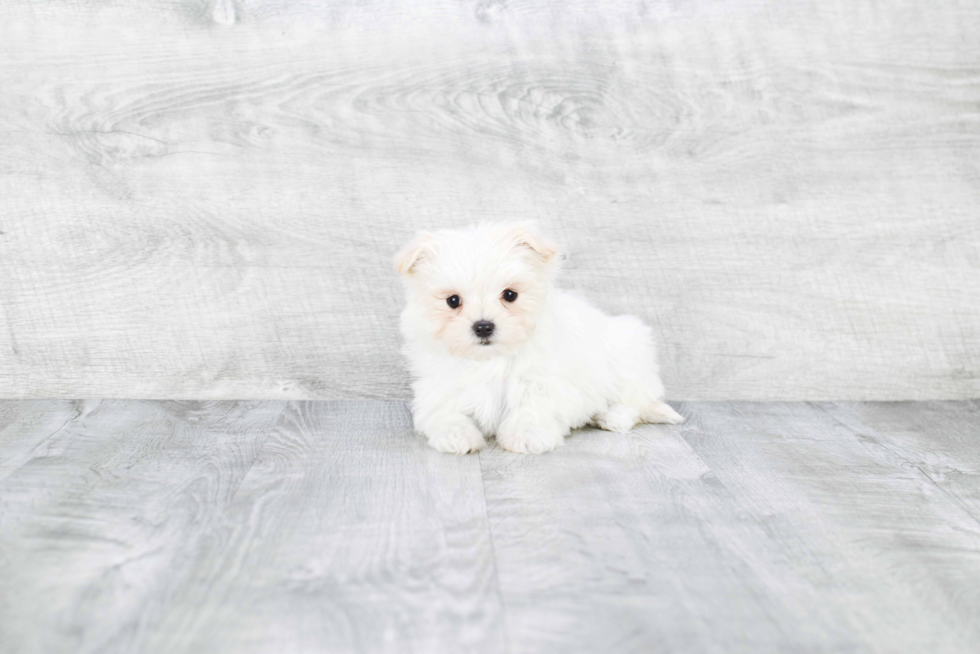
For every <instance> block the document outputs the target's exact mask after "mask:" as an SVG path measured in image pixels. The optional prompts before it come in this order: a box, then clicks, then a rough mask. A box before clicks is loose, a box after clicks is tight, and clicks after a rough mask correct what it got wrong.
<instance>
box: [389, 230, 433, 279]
mask: <svg viewBox="0 0 980 654" xmlns="http://www.w3.org/2000/svg"><path fill="white" fill-rule="evenodd" d="M433 240H435V237H434V236H432V234H430V233H429V232H419V233H418V234H417V235H416V236H415V238H413V239H412V240H411V241H409V242H408V243H406V244H405V247H403V248H402V249H401V250H399V251H398V254H396V255H395V258H394V259H393V260H392V261H393V263H394V264H395V270H396V271H397V272H398V274H399V275H410V274H411V273H412V269H413V268H414V267H415V265H416V264H417V263H418V262H419V261H421V260H422V259H423V258H424V257H425V255H426V253H428V252H429V246H431V245H432V241H433Z"/></svg>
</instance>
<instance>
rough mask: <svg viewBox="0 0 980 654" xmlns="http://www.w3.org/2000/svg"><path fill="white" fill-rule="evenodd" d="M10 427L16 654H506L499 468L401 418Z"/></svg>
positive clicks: (8, 512)
mask: <svg viewBox="0 0 980 654" xmlns="http://www.w3.org/2000/svg"><path fill="white" fill-rule="evenodd" d="M41 405H46V406H47V409H48V410H47V412H43V411H41V410H40V408H39V407H40V406H41ZM66 413H71V414H72V415H71V417H70V419H69V421H68V424H67V425H63V426H61V427H60V428H57V429H56V431H55V433H54V434H51V425H52V424H58V423H59V422H60V423H64V418H65V414H66ZM0 416H3V418H4V419H6V421H8V422H10V423H11V425H9V426H7V427H5V428H4V429H3V431H0V434H2V440H0V448H2V449H0V461H2V462H3V465H6V464H7V463H8V462H9V461H10V460H11V456H10V455H11V454H13V455H14V456H15V457H16V456H17V455H19V453H20V452H22V451H23V449H24V443H26V442H33V441H43V444H42V445H41V446H38V447H35V448H33V452H32V456H31V457H30V458H27V459H25V458H24V457H22V456H21V457H20V459H21V460H20V465H19V467H17V468H16V470H14V471H13V472H12V473H10V472H9V471H8V472H7V474H6V476H5V478H0V652H2V653H3V654H14V653H17V654H28V653H33V652H46V653H49V652H73V653H84V652H99V653H104V652H168V653H171V652H236V653H240V652H273V651H289V652H348V651H361V652H405V651H418V652H434V651H438V650H439V649H442V650H443V651H453V652H464V651H466V652H481V651H483V652H499V651H501V638H502V634H503V631H502V629H501V628H500V625H499V619H500V608H499V597H498V594H497V592H498V591H497V585H496V575H495V569H494V566H493V558H492V553H491V547H490V534H489V530H488V528H487V522H486V507H485V506H484V504H483V494H482V485H481V478H480V466H479V460H478V459H477V458H476V457H471V458H468V459H462V458H459V459H457V458H452V457H445V456H443V455H441V454H439V453H438V452H435V451H434V450H431V449H430V448H428V447H426V446H425V444H424V443H423V442H421V441H420V440H419V439H416V438H413V437H411V436H410V434H409V430H408V425H409V424H410V422H409V417H408V412H407V410H406V408H405V407H404V406H403V405H402V404H400V403H398V404H384V405H380V404H373V403H360V404H353V405H350V404H348V405H336V404H327V403H315V404H302V405H289V406H287V407H284V406H283V404H282V403H278V402H265V403H217V404H215V403H203V404H202V403H159V402H142V403H141V402H101V403H95V402H86V403H78V404H69V403H55V402H45V403H41V402H35V403H31V404H27V403H12V402H8V403H5V404H4V405H3V406H2V407H0ZM8 416H9V417H13V418H14V419H13V420H11V419H9V418H8ZM11 432H16V437H14V435H12V434H11ZM0 469H2V468H0Z"/></svg>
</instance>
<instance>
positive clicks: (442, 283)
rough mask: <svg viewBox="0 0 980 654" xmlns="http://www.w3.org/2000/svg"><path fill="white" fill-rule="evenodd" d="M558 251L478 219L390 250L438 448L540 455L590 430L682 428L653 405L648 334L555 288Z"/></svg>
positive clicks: (420, 400) (429, 432) (417, 414)
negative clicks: (479, 331) (454, 302)
mask: <svg viewBox="0 0 980 654" xmlns="http://www.w3.org/2000/svg"><path fill="white" fill-rule="evenodd" d="M556 254H557V251H556V248H555V246H553V245H552V244H550V243H549V242H548V241H547V240H546V239H545V238H544V237H542V236H541V235H539V234H538V233H536V232H535V231H534V230H533V229H532V228H531V227H529V226H527V225H522V224H516V225H501V224H483V225H480V226H478V227H473V228H470V229H468V230H450V231H442V232H437V233H434V234H429V233H422V234H419V235H418V236H417V237H416V238H415V239H414V240H413V241H412V242H410V243H409V244H408V245H406V246H405V247H404V248H403V249H402V251H401V252H399V253H398V255H396V257H395V268H396V269H397V271H398V272H399V273H400V274H401V275H402V278H403V279H404V281H405V286H406V289H407V295H408V303H407V306H406V307H405V310H404V311H403V312H402V315H401V330H402V335H403V336H404V338H405V349H404V351H405V354H406V356H407V359H408V362H409V367H410V370H411V373H412V376H413V378H414V382H413V384H412V389H413V391H414V394H415V400H414V402H413V404H412V415H413V418H414V421H415V428H416V429H417V430H418V431H419V432H421V433H422V434H424V435H425V436H426V438H428V441H429V444H430V445H431V446H432V447H434V448H435V449H437V450H439V451H441V452H453V453H456V454H465V453H467V452H474V451H476V450H479V449H480V448H481V447H483V446H484V444H485V437H486V436H492V435H496V438H497V442H498V443H499V444H500V445H501V447H503V448H505V449H508V450H511V451H513V452H526V453H539V452H548V451H550V450H552V449H554V448H555V447H556V446H558V445H561V444H562V442H563V441H564V438H565V436H566V435H567V434H568V433H569V431H570V430H571V429H574V428H576V427H581V426H583V425H585V424H589V423H592V424H595V425H597V426H599V427H601V428H602V429H606V430H609V431H616V432H624V433H625V432H628V431H630V430H631V429H632V428H633V426H634V425H635V424H637V423H638V422H661V423H674V424H676V423H680V422H683V420H684V419H683V418H682V417H681V416H680V415H678V414H677V413H676V412H675V411H674V410H673V409H671V408H670V407H669V406H667V405H666V404H665V403H664V402H663V401H662V398H663V393H664V387H663V384H662V383H661V381H660V375H659V372H658V367H657V357H656V350H655V348H654V344H653V339H652V335H651V332H650V328H649V327H647V326H646V325H645V324H643V323H642V322H641V321H640V320H639V319H638V318H635V317H633V316H618V317H615V318H614V317H610V316H607V315H605V314H604V313H602V312H601V311H599V309H597V308H596V307H594V306H593V305H592V304H590V303H589V302H588V301H587V300H585V299H583V298H581V297H579V296H577V295H575V294H573V293H569V292H565V291H561V290H559V289H557V288H556V287H555V286H554V277H555V273H556V272H557V268H558V265H557V264H558V261H557V256H556ZM507 289H510V290H512V291H514V292H516V293H517V299H516V300H515V301H513V302H507V301H506V300H504V299H503V297H504V296H503V293H504V291H506V290H507ZM453 295H455V296H458V298H459V299H460V306H459V307H457V308H455V309H454V308H452V307H451V306H450V305H449V304H448V303H447V299H448V298H450V297H451V296H453ZM481 320H485V321H490V322H493V323H494V326H495V327H494V331H493V335H492V336H491V338H490V339H489V342H485V341H486V340H487V339H483V341H484V342H481V339H480V338H479V337H478V336H477V335H476V333H475V332H474V331H473V324H474V323H476V322H478V321H481Z"/></svg>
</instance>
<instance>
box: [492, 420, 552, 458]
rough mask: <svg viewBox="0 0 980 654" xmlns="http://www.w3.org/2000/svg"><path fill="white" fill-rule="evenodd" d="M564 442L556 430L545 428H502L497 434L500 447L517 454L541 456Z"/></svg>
mask: <svg viewBox="0 0 980 654" xmlns="http://www.w3.org/2000/svg"><path fill="white" fill-rule="evenodd" d="M564 441H565V437H564V435H563V434H562V433H561V432H560V431H558V430H557V429H548V428H545V427H537V426H526V427H505V428H504V427H502V428H501V429H500V431H499V432H497V442H498V443H500V447H502V448H504V449H505V450H510V451H511V452H518V453H519V454H542V453H544V452H550V451H551V450H553V449H555V448H556V447H558V446H559V445H561V444H562V443H563V442H564Z"/></svg>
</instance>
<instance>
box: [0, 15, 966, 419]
mask: <svg viewBox="0 0 980 654" xmlns="http://www.w3.org/2000/svg"><path fill="white" fill-rule="evenodd" d="M0 17H2V19H0V30H2V32H0V79H3V85H2V87H0V396H9V397H52V396H55V397H79V396H91V397H105V396H127V397H157V398H160V397H167V398H188V399H194V398H197V399H200V398H241V397H249V398H257V397H266V398H292V399H297V398H388V399H404V398H405V397H406V395H407V386H406V378H405V374H404V372H403V371H402V367H401V362H400V360H399V358H398V354H397V352H398V337H397V333H396V321H395V316H396V314H397V311H398V308H399V304H400V302H401V294H400V290H399V287H398V281H397V280H396V279H395V276H394V275H393V274H392V272H391V270H390V265H389V257H390V255H391V253H392V252H393V251H394V250H396V249H397V247H398V245H400V243H401V242H402V241H403V240H404V239H406V238H407V237H408V236H409V234H410V233H411V232H413V231H414V230H415V229H418V228H433V227H444V226H453V225H461V224H466V223H470V222H474V221H477V220H483V219H525V218H532V219H538V220H540V221H541V223H542V225H543V227H545V228H546V229H548V230H549V231H552V232H553V233H554V234H555V236H556V237H557V239H558V240H560V241H561V242H563V243H564V244H565V246H566V251H567V254H568V259H567V261H566V274H565V280H566V283H567V285H568V286H570V287H573V288H578V289H581V290H583V291H584V292H585V293H586V294H587V295H589V296H590V297H592V298H593V299H595V300H596V301H597V302H599V303H600V304H601V305H602V306H603V307H605V308H606V309H608V310H609V311H612V312H631V313H638V314H641V315H642V317H643V318H645V319H646V320H647V321H649V322H650V323H651V324H653V325H654V326H655V328H656V329H657V332H658V334H659V335H660V337H661V339H662V341H663V366H662V368H663V371H664V376H665V378H666V382H667V388H668V389H669V391H670V393H671V395H672V396H673V397H675V398H684V399H841V398H845V399H938V398H966V397H975V396H977V395H980V331H978V328H977V325H978V324H980V282H978V279H980V276H978V274H977V273H978V268H980V222H978V221H977V219H976V207H977V206H978V204H980V167H978V166H980V164H978V163H977V162H978V161H980V129H978V127H977V122H976V110H975V108H976V106H977V104H978V103H980V84H978V82H977V80H978V79H980V66H978V64H977V62H978V61H980V40H978V39H976V38H975V36H976V34H977V33H980V12H977V11H976V9H975V7H973V6H972V5H971V4H970V3H963V2H959V1H958V0H937V1H936V2H932V3H930V4H929V7H928V10H926V9H923V5H922V3H921V2H916V1H914V0H888V1H887V2H878V1H876V0H847V1H846V2H845V1H843V0H839V1H835V2H826V1H823V0H790V1H787V0H726V1H725V2H718V1H712V0H696V1H691V2H680V3H678V2H671V3H667V2H652V3H636V2H632V1H625V0H624V1H622V2H603V3H594V2H585V1H584V0H582V1H579V0H576V1H574V2H564V3H561V6H560V9H559V8H558V5H556V4H555V3H553V2H550V1H545V0H526V1H521V2H484V1H483V0H480V1H479V2H476V1H467V2H456V3H449V4H446V3H444V2H431V1H429V0H423V1H420V2H412V3H381V4H379V3H371V2H367V3H365V2H355V1H353V0H350V1H346V0H345V1H343V2H330V3H326V4H324V3H318V2H304V1H297V2H292V1H289V2H285V1H278V2H258V1H253V0H249V1H240V2H231V1H224V0H222V2H218V3H213V2H203V1H201V2H196V1H194V2H181V3H163V2H150V3H145V2H139V3H137V2H133V1H132V0H118V1H113V2H99V3H59V4H54V5H45V7H44V9H43V10H41V9H40V8H39V6H38V5H37V4H36V3H28V2H5V3H3V6H2V7H0ZM922 380H928V383H922Z"/></svg>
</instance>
